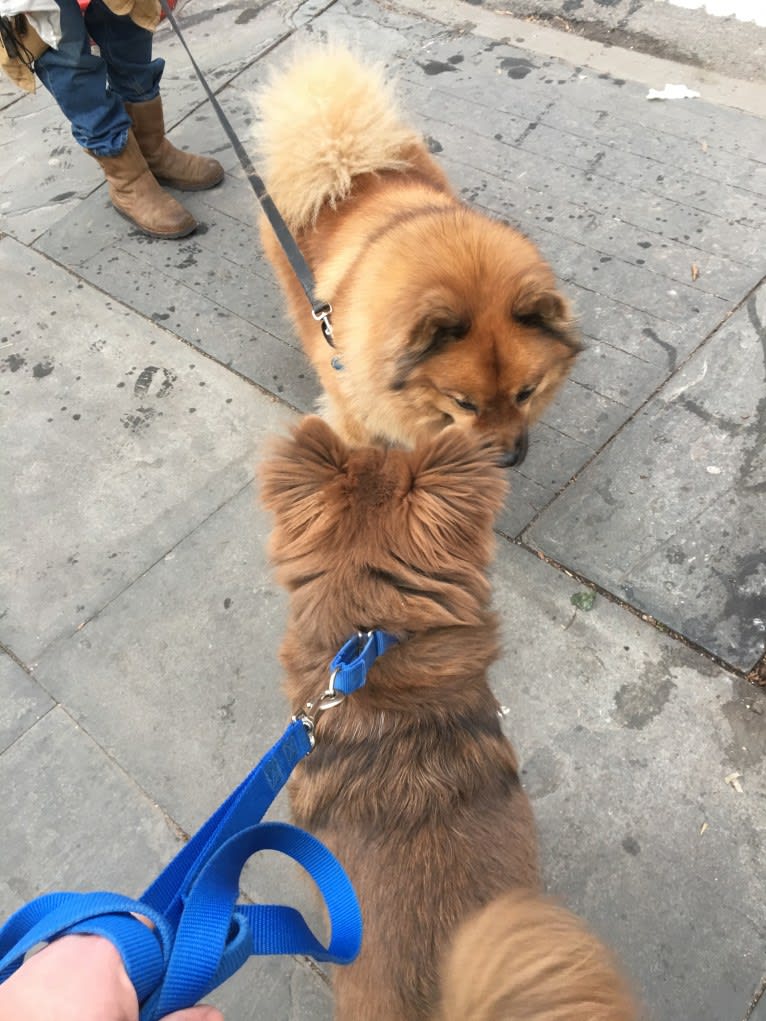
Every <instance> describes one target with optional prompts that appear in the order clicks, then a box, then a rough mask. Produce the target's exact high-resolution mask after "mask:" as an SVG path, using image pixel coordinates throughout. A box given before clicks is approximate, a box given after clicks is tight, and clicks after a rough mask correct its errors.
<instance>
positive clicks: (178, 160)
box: [125, 96, 223, 191]
mask: <svg viewBox="0 0 766 1021" xmlns="http://www.w3.org/2000/svg"><path fill="white" fill-rule="evenodd" d="M125 109H126V110H127V111H128V116H129V117H130V119H131V121H132V122H133V131H134V132H135V135H136V140H137V141H138V144H139V146H140V148H141V152H142V153H143V154H144V157H145V159H146V162H147V163H148V164H149V169H150V170H151V172H152V173H153V174H154V176H155V177H156V178H157V180H158V181H161V182H162V183H163V184H168V185H170V187H171V188H178V189H179V191H204V190H205V189H206V188H213V187H215V185H216V184H220V182H221V181H222V180H223V167H222V166H221V164H220V163H219V162H218V160H214V159H213V158H212V157H211V156H195V155H194V153H191V152H182V151H181V150H180V149H176V147H175V146H174V145H172V144H171V143H170V142H169V141H168V140H167V138H165V118H164V117H163V114H162V97H161V96H157V98H156V99H150V100H149V102H148V103H126V104H125Z"/></svg>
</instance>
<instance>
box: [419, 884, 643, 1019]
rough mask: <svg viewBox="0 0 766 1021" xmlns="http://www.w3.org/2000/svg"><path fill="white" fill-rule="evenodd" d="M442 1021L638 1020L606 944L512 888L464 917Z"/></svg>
mask: <svg viewBox="0 0 766 1021" xmlns="http://www.w3.org/2000/svg"><path fill="white" fill-rule="evenodd" d="M441 997H442V1002H441V1010H440V1013H439V1015H438V1018H439V1021H636V1018H637V1017H638V1009H637V1005H636V1001H635V999H634V998H633V995H632V993H631V991H630V989H629V988H628V985H627V983H626V982H625V980H624V979H623V977H622V975H621V974H620V972H619V970H618V967H617V962H616V961H615V960H614V958H613V957H612V955H611V953H610V952H609V951H608V950H607V948H606V947H605V946H604V945H603V944H602V943H601V941H600V940H598V939H597V938H596V937H595V936H594V935H593V934H592V933H591V932H589V931H588V930H587V929H586V927H585V926H584V925H583V923H582V922H581V921H580V919H579V918H576V917H575V916H574V915H573V914H571V913H570V912H569V911H567V910H566V909H565V908H563V907H561V906H560V905H559V904H556V902H555V901H553V900H551V899H550V898H548V897H542V896H540V895H539V894H537V893H534V892H532V891H529V890H514V891H512V892H511V893H507V894H505V895H504V896H502V897H499V898H498V899H497V900H494V901H492V903H491V904H489V905H488V906H487V907H486V908H483V909H482V910H480V911H478V912H477V913H476V914H475V915H474V916H473V917H472V918H470V919H469V920H468V921H467V922H465V923H464V924H463V925H462V926H461V927H460V929H459V930H458V933H457V935H456V937H455V940H454V943H453V945H452V947H451V949H450V950H449V952H448V955H447V959H446V962H445V967H444V969H443V978H442V988H441Z"/></svg>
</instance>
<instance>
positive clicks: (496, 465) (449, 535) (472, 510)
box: [409, 428, 508, 562]
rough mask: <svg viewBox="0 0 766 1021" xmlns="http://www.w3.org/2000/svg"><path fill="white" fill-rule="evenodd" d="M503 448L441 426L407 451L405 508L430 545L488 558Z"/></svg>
mask: <svg viewBox="0 0 766 1021" xmlns="http://www.w3.org/2000/svg"><path fill="white" fill-rule="evenodd" d="M501 453H502V452H501V451H500V449H499V448H498V447H496V446H494V445H493V444H491V443H490V442H488V441H487V440H486V439H483V438H482V437H481V436H480V435H479V434H475V435H474V434H471V433H467V432H465V431H464V430H462V429H458V428H450V429H444V430H443V431H442V432H441V433H439V435H438V436H437V437H435V439H434V440H432V441H431V442H430V443H428V444H427V445H425V446H422V447H419V448H418V449H417V450H415V451H413V453H412V454H411V455H410V470H411V472H412V483H411V489H410V496H409V507H410V509H411V512H412V514H413V515H414V516H415V518H416V520H417V523H418V524H419V525H420V527H422V528H423V529H425V530H426V531H427V534H428V537H429V538H428V540H427V542H424V543H422V544H421V545H428V544H431V545H433V543H434V540H435V541H436V542H437V543H438V544H440V545H441V547H442V548H445V549H447V550H449V551H450V552H455V553H458V554H466V555H470V556H472V557H474V556H475V559H476V561H477V562H479V561H481V560H484V561H486V560H488V559H489V555H490V551H491V548H492V526H493V524H494V521H495V517H496V515H497V513H498V512H499V510H500V508H501V507H502V506H503V502H504V499H505V495H506V492H507V488H508V483H507V472H506V470H505V469H503V468H502V466H501Z"/></svg>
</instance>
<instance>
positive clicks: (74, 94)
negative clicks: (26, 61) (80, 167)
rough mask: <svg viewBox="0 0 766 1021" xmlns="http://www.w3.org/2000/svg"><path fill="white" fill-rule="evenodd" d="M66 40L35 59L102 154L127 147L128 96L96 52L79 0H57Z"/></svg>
mask: <svg viewBox="0 0 766 1021" xmlns="http://www.w3.org/2000/svg"><path fill="white" fill-rule="evenodd" d="M56 3H57V4H58V6H59V9H60V12H61V41H60V42H59V45H58V47H57V49H55V50H54V49H49V50H46V51H45V53H43V54H42V55H41V56H40V57H38V59H37V60H36V61H35V71H36V72H37V76H38V78H39V79H40V81H41V82H42V83H43V85H44V86H45V87H46V89H47V90H48V91H49V92H50V93H51V95H52V96H53V98H54V99H55V100H56V102H57V103H58V105H59V106H60V107H61V110H62V112H63V113H64V116H65V117H66V118H67V120H68V121H69V122H70V124H71V125H72V134H73V135H74V137H75V139H76V140H77V141H78V142H79V143H80V145H82V146H83V147H84V148H86V149H91V150H92V151H93V152H94V153H96V155H97V156H116V155H118V154H119V153H121V152H122V150H123V149H124V148H125V143H126V141H127V138H128V128H129V127H130V118H129V117H128V115H127V113H126V112H125V107H124V106H123V103H122V100H121V99H120V97H119V96H118V95H116V94H115V93H114V92H110V91H109V90H108V89H107V67H106V64H105V62H104V61H103V60H102V59H101V57H97V56H95V55H94V54H93V53H91V50H90V42H89V40H88V30H87V29H86V27H85V23H84V21H83V17H82V13H81V12H80V8H79V6H78V4H77V0H56Z"/></svg>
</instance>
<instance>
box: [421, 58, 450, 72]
mask: <svg viewBox="0 0 766 1021" xmlns="http://www.w3.org/2000/svg"><path fill="white" fill-rule="evenodd" d="M418 67H422V68H423V70H424V71H425V73H426V74H431V75H433V74H444V72H445V71H457V68H456V67H455V65H454V64H445V63H444V61H443V60H427V61H426V63H425V64H420V63H418Z"/></svg>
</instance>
